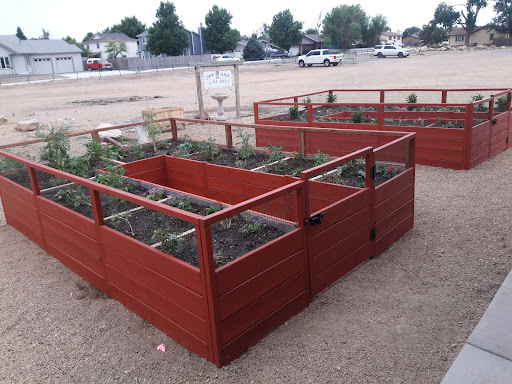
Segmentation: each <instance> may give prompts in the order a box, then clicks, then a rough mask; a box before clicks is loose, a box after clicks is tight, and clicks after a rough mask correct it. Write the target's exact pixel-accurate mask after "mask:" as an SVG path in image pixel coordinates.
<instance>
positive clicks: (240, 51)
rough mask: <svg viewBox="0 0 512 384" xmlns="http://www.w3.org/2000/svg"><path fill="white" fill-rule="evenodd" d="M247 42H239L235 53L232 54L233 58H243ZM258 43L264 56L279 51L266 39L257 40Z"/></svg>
mask: <svg viewBox="0 0 512 384" xmlns="http://www.w3.org/2000/svg"><path fill="white" fill-rule="evenodd" d="M248 41H249V40H241V41H239V42H238V44H237V45H236V48H235V51H234V52H233V53H234V54H233V56H235V57H243V55H244V49H245V47H246V46H247V42H248ZM258 42H259V43H260V45H261V48H262V49H263V52H264V54H265V56H267V55H270V53H271V52H275V51H276V50H278V49H281V48H279V47H278V46H277V45H275V44H272V43H271V42H270V39H269V38H267V39H266V40H265V39H261V40H258Z"/></svg>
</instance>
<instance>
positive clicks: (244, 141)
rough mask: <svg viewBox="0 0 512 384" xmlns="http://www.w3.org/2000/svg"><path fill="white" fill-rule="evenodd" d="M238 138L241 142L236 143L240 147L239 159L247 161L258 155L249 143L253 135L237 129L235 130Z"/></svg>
mask: <svg viewBox="0 0 512 384" xmlns="http://www.w3.org/2000/svg"><path fill="white" fill-rule="evenodd" d="M235 133H236V137H237V138H239V139H240V140H241V141H240V142H238V143H236V145H240V144H241V146H240V150H239V151H238V158H239V159H241V160H245V159H247V158H249V157H250V156H254V155H256V151H255V150H254V148H253V147H252V145H251V144H250V143H249V140H250V138H251V136H252V135H251V134H249V133H244V131H243V130H242V128H236V129H235Z"/></svg>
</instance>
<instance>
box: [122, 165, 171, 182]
mask: <svg viewBox="0 0 512 384" xmlns="http://www.w3.org/2000/svg"><path fill="white" fill-rule="evenodd" d="M127 176H129V177H131V178H132V179H135V180H144V181H149V182H150V183H154V184H159V185H167V184H168V181H167V172H166V170H165V168H160V169H153V170H151V171H147V172H138V173H133V174H130V175H127Z"/></svg>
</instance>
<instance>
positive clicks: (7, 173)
mask: <svg viewBox="0 0 512 384" xmlns="http://www.w3.org/2000/svg"><path fill="white" fill-rule="evenodd" d="M0 174H1V175H2V176H4V177H6V178H7V179H9V180H11V181H13V182H15V183H17V184H19V185H22V186H23V187H25V188H28V189H30V190H32V186H31V184H30V177H29V175H28V169H27V167H26V166H25V165H24V164H21V163H18V162H17V161H15V160H11V159H8V158H6V157H3V156H0Z"/></svg>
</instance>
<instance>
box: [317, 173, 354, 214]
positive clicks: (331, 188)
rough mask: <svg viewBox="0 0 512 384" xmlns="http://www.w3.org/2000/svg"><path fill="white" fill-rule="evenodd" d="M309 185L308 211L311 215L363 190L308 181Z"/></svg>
mask: <svg viewBox="0 0 512 384" xmlns="http://www.w3.org/2000/svg"><path fill="white" fill-rule="evenodd" d="M308 183H309V198H308V200H309V209H310V212H311V214H313V213H315V212H319V211H323V210H325V209H326V208H329V207H330V205H332V204H333V203H335V202H339V201H341V200H343V199H346V198H348V197H349V196H351V195H355V194H358V193H360V192H362V191H364V190H362V189H360V188H354V187H348V186H345V185H338V184H330V183H324V182H320V181H311V180H310V181H308Z"/></svg>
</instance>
